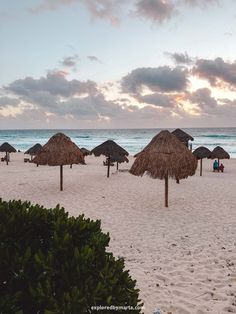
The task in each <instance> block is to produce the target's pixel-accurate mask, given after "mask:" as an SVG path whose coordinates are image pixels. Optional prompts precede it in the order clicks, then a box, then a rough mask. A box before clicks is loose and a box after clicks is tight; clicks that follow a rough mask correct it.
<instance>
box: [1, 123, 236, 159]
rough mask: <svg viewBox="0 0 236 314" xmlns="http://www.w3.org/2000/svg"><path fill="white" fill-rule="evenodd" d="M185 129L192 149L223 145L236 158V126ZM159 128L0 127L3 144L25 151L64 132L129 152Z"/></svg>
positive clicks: (88, 142) (80, 141)
mask: <svg viewBox="0 0 236 314" xmlns="http://www.w3.org/2000/svg"><path fill="white" fill-rule="evenodd" d="M183 130H184V131H185V132H187V133H188V134H190V135H191V136H192V137H193V138H194V141H193V142H192V146H193V150H194V149H195V148H197V147H198V146H206V147H207V148H209V149H210V150H213V149H214V147H215V146H222V147H223V148H224V149H225V150H226V151H227V152H228V153H229V154H230V156H231V157H232V158H236V128H192V129H187V128H186V129H183ZM160 131H161V129H112V130H108V129H106V130H101V129H99V130H92V129H90V130H85V129H84V130H65V129H63V130H0V145H1V144H2V143H3V142H9V143H10V144H11V145H13V146H14V147H15V148H16V149H17V150H21V151H25V150H27V149H28V148H29V147H31V146H33V145H34V144H36V143H40V144H42V145H43V144H45V143H46V142H47V141H48V139H49V138H50V137H51V136H52V135H53V134H55V133H57V132H63V133H64V134H66V135H67V136H69V137H70V138H71V139H72V140H73V141H74V142H75V143H76V144H77V145H78V146H79V147H86V148H87V149H92V148H94V147H95V146H97V145H99V144H101V143H102V142H104V141H106V140H107V139H112V140H114V141H116V142H117V143H118V144H119V145H121V146H122V147H124V148H125V149H126V150H127V151H128V152H129V153H130V154H135V153H137V152H139V151H140V150H142V149H143V148H144V147H145V146H146V145H147V144H148V143H149V142H150V140H151V139H152V138H153V136H155V135H156V134H157V133H159V132H160ZM169 131H173V129H169Z"/></svg>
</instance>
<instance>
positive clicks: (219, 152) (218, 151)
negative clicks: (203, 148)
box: [210, 146, 230, 159]
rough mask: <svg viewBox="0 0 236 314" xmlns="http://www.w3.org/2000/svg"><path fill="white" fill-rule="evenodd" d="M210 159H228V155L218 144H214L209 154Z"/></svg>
mask: <svg viewBox="0 0 236 314" xmlns="http://www.w3.org/2000/svg"><path fill="white" fill-rule="evenodd" d="M210 158H211V159H214V158H219V159H230V155H229V154H228V153H227V152H226V151H225V150H224V149H223V148H222V147H220V146H216V147H215V148H214V149H213V151H212V153H211V156H210Z"/></svg>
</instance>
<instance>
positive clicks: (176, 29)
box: [0, 0, 236, 129]
mask: <svg viewBox="0 0 236 314" xmlns="http://www.w3.org/2000/svg"><path fill="white" fill-rule="evenodd" d="M0 39H1V48H0V56H1V58H0V69H1V75H0V129H11V128H14V129H16V128H47V129H48V128H142V127H143V128H146V127H156V128H159V127H169V128H170V127H173V128H174V127H218V126H222V127H227V126H236V1H235V0H31V1H29V0H18V1H15V0H9V1H4V0H0Z"/></svg>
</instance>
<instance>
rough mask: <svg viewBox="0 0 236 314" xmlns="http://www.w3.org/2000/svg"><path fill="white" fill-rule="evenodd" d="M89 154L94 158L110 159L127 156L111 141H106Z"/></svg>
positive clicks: (123, 150)
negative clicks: (102, 156)
mask: <svg viewBox="0 0 236 314" xmlns="http://www.w3.org/2000/svg"><path fill="white" fill-rule="evenodd" d="M91 153H92V154H94V155H95V156H100V155H104V156H106V157H111V156H114V155H121V156H122V155H123V156H128V155H129V153H128V152H127V151H126V150H125V149H124V148H123V147H121V146H120V145H118V144H117V143H116V142H114V141H112V140H107V141H105V142H104V143H102V144H100V145H98V146H97V147H95V148H94V149H92V150H91Z"/></svg>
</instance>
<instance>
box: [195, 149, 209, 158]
mask: <svg viewBox="0 0 236 314" xmlns="http://www.w3.org/2000/svg"><path fill="white" fill-rule="evenodd" d="M193 155H194V156H195V157H196V158H197V159H203V158H210V157H211V151H210V150H209V149H208V148H207V147H204V146H200V147H198V148H196V149H195V150H194V152H193Z"/></svg>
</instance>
